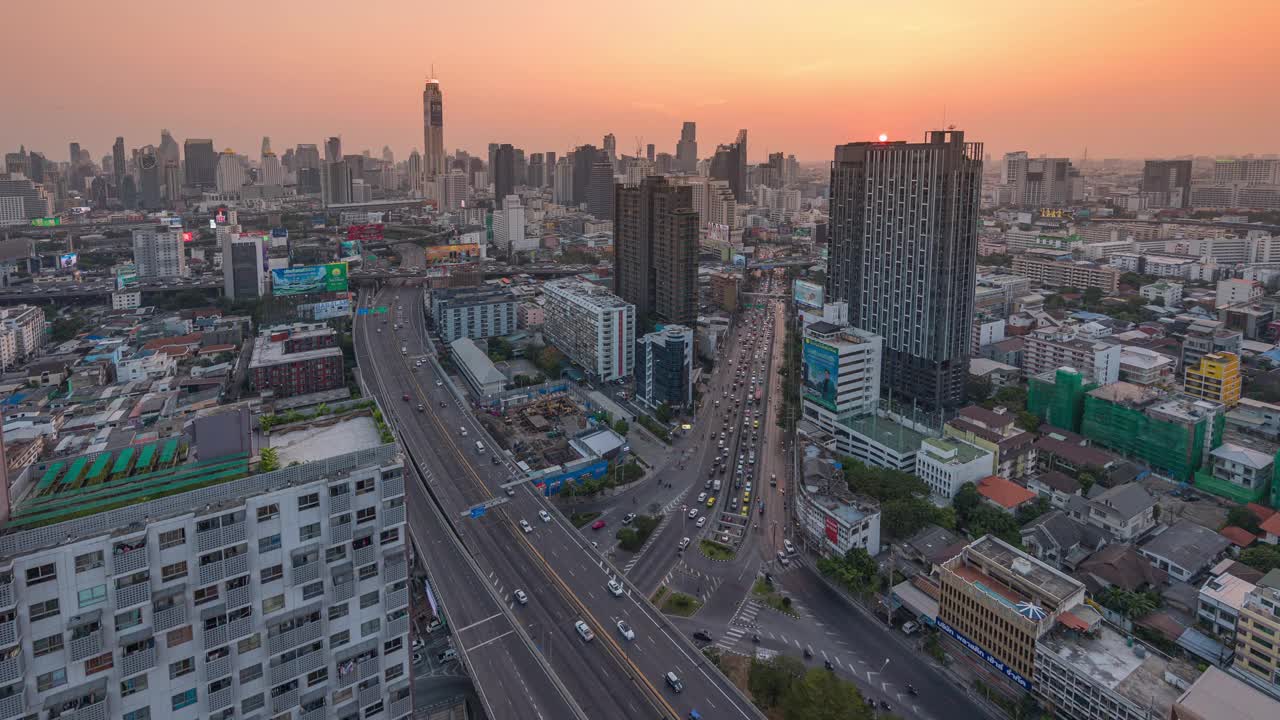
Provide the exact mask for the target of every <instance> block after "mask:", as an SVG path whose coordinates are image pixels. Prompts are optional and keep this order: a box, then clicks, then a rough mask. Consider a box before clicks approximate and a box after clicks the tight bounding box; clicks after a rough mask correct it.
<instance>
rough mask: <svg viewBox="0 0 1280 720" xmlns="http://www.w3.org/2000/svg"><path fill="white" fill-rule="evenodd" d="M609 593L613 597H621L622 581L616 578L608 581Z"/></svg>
mask: <svg viewBox="0 0 1280 720" xmlns="http://www.w3.org/2000/svg"><path fill="white" fill-rule="evenodd" d="M609 593H610V594H612V595H613V596H614V597H622V583H620V582H618V581H617V580H610V581H609Z"/></svg>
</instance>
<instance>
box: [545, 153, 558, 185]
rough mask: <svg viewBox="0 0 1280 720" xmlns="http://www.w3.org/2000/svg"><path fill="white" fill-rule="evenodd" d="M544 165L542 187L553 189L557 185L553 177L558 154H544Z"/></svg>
mask: <svg viewBox="0 0 1280 720" xmlns="http://www.w3.org/2000/svg"><path fill="white" fill-rule="evenodd" d="M542 165H543V168H544V170H543V171H542V176H543V177H542V180H543V182H542V186H543V187H552V186H553V185H554V184H555V178H554V177H553V175H554V174H555V169H556V154H555V153H553V152H549V153H543V159H542Z"/></svg>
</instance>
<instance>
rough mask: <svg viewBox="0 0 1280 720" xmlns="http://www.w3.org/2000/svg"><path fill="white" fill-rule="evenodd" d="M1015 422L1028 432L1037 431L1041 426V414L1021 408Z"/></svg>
mask: <svg viewBox="0 0 1280 720" xmlns="http://www.w3.org/2000/svg"><path fill="white" fill-rule="evenodd" d="M1014 424H1015V425H1017V426H1018V427H1020V428H1022V429H1023V430H1026V431H1027V432H1035V431H1036V429H1037V428H1039V427H1040V416H1039V415H1036V414H1035V413H1033V412H1031V411H1030V410H1019V411H1018V417H1017V419H1016V420H1014Z"/></svg>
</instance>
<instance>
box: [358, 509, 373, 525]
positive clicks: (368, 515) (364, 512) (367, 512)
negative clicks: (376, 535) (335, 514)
mask: <svg viewBox="0 0 1280 720" xmlns="http://www.w3.org/2000/svg"><path fill="white" fill-rule="evenodd" d="M377 519H378V508H376V507H367V508H362V509H360V510H357V511H356V524H357V525H360V524H362V523H367V522H373V521H374V520H377Z"/></svg>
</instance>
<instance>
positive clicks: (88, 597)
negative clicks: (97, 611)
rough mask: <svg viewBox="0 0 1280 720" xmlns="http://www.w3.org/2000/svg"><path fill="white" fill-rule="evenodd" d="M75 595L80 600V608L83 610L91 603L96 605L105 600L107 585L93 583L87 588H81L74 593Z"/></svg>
mask: <svg viewBox="0 0 1280 720" xmlns="http://www.w3.org/2000/svg"><path fill="white" fill-rule="evenodd" d="M76 596H77V599H78V600H79V602H80V608H81V609H82V610H83V609H84V608H87V607H89V606H91V605H97V604H98V603H101V602H106V601H107V586H106V585H95V586H94V587H91V588H89V589H87V590H81V591H80V592H78V593H76Z"/></svg>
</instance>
